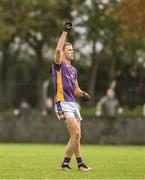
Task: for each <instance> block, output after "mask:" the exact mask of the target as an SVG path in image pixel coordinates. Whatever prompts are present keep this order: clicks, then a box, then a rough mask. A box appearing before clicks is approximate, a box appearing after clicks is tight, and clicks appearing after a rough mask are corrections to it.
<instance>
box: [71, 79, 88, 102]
mask: <svg viewBox="0 0 145 180" xmlns="http://www.w3.org/2000/svg"><path fill="white" fill-rule="evenodd" d="M74 94H75V96H77V97H80V98H82V99H83V100H85V101H89V100H90V98H91V97H90V95H89V94H88V93H87V92H85V91H83V90H81V88H80V87H79V84H78V80H77V79H76V80H75V88H74Z"/></svg>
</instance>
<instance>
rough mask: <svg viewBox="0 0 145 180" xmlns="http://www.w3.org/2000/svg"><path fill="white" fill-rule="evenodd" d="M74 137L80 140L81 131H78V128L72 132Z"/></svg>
mask: <svg viewBox="0 0 145 180" xmlns="http://www.w3.org/2000/svg"><path fill="white" fill-rule="evenodd" d="M74 137H75V139H76V140H80V138H81V133H80V131H79V130H76V131H75V132H74Z"/></svg>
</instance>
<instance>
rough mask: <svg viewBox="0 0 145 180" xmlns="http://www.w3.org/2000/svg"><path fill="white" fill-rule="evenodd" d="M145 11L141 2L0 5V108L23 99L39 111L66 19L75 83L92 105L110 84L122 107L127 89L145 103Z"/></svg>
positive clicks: (35, 0)
mask: <svg viewBox="0 0 145 180" xmlns="http://www.w3.org/2000/svg"><path fill="white" fill-rule="evenodd" d="M144 7H145V2H144V1H143V0H132V1H129V0H118V1H117V0H85V1H84V0H70V1H68V0H63V1H59V0H43V1H41V0H31V1H30V0H25V1H20V0H13V1H11V0H2V1H0V99H1V100H0V108H1V109H3V108H4V109H5V108H8V107H12V106H16V105H18V103H19V102H20V100H21V99H22V98H25V99H27V100H28V101H29V102H30V103H31V105H32V106H35V107H41V106H42V96H43V95H42V92H43V91H42V87H43V84H44V82H45V81H46V80H49V81H50V87H51V63H52V61H53V56H54V51H55V46H56V42H57V40H58V37H59V35H60V34H61V32H62V30H63V24H64V22H65V20H66V18H70V19H71V21H72V23H73V28H72V30H71V32H70V34H69V36H68V40H69V41H71V42H72V43H73V45H74V49H75V62H74V64H75V65H76V66H77V67H78V71H79V77H78V80H79V83H80V85H81V87H83V88H84V89H86V90H88V91H89V93H90V94H91V96H92V101H91V104H94V103H96V101H97V99H98V98H99V97H100V96H101V95H103V94H104V92H105V91H106V89H107V88H108V87H109V86H110V84H111V82H112V81H114V80H115V81H116V82H117V85H116V91H117V93H118V95H120V97H121V101H122V102H123V103H127V102H128V101H129V99H128V98H129V96H128V94H127V92H130V91H131V90H130V87H132V88H133V90H135V92H133V93H136V94H133V93H132V95H136V96H138V100H139V101H138V102H139V103H143V102H145V93H144V86H145V74H144V68H145V53H144V50H145V46H144V37H145V34H144V32H145V26H144V24H145V23H144V21H145V19H144ZM50 87H49V89H48V96H51V95H52V89H51V88H50Z"/></svg>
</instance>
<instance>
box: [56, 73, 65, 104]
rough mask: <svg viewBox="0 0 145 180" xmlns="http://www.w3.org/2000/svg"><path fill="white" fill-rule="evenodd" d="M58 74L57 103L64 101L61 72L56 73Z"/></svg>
mask: <svg viewBox="0 0 145 180" xmlns="http://www.w3.org/2000/svg"><path fill="white" fill-rule="evenodd" d="M56 73H57V94H56V99H57V101H64V93H63V87H62V76H61V70H60V71H56Z"/></svg>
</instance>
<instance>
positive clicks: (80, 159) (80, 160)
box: [76, 157, 83, 166]
mask: <svg viewBox="0 0 145 180" xmlns="http://www.w3.org/2000/svg"><path fill="white" fill-rule="evenodd" d="M76 160H77V163H78V166H79V165H80V164H82V163H83V160H82V157H77V158H76Z"/></svg>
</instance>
